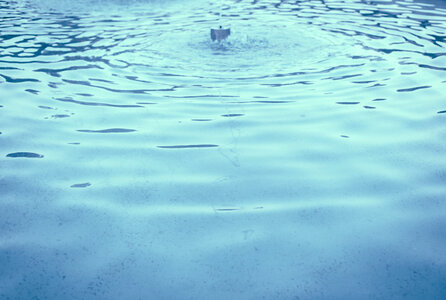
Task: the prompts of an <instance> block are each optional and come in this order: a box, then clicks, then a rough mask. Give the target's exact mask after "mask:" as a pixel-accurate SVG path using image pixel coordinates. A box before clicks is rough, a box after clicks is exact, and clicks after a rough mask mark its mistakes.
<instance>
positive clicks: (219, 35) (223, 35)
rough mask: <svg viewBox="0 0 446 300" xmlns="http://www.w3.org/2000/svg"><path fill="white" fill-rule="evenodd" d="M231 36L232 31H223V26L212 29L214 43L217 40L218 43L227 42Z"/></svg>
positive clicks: (228, 29)
mask: <svg viewBox="0 0 446 300" xmlns="http://www.w3.org/2000/svg"><path fill="white" fill-rule="evenodd" d="M230 34H231V29H230V28H227V29H223V28H222V27H221V26H220V27H219V28H218V29H211V39H212V41H215V40H217V41H218V42H220V41H222V40H225V39H227V38H228V36H229V35H230Z"/></svg>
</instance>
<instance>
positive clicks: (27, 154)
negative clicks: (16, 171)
mask: <svg viewBox="0 0 446 300" xmlns="http://www.w3.org/2000/svg"><path fill="white" fill-rule="evenodd" d="M6 157H25V158H43V155H41V154H38V153H32V152H14V153H9V154H8V155H6Z"/></svg>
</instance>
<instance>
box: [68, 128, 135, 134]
mask: <svg viewBox="0 0 446 300" xmlns="http://www.w3.org/2000/svg"><path fill="white" fill-rule="evenodd" d="M77 131H79V132H88V133H126V132H134V131H136V130H135V129H126V128H110V129H103V130H89V129H79V130H77Z"/></svg>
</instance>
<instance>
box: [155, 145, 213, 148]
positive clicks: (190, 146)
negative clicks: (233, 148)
mask: <svg viewBox="0 0 446 300" xmlns="http://www.w3.org/2000/svg"><path fill="white" fill-rule="evenodd" d="M157 147H158V148H163V149H184V148H213V147H218V145H213V144H198V145H173V146H157Z"/></svg>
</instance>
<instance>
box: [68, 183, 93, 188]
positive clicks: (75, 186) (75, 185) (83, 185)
mask: <svg viewBox="0 0 446 300" xmlns="http://www.w3.org/2000/svg"><path fill="white" fill-rule="evenodd" d="M90 185H91V183H89V182H85V183H76V184H73V185H72V186H70V187H72V188H86V187H89V186H90Z"/></svg>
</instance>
